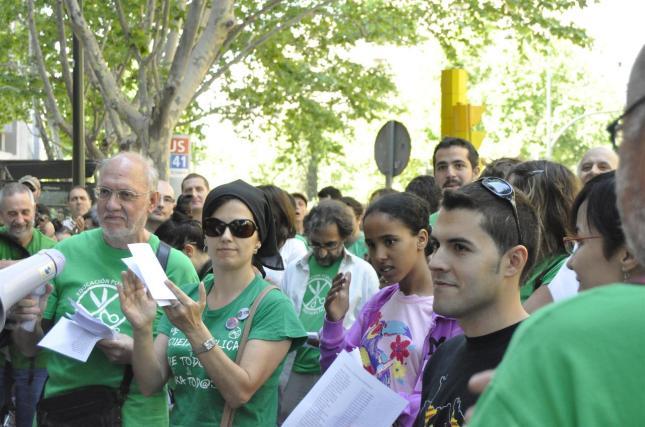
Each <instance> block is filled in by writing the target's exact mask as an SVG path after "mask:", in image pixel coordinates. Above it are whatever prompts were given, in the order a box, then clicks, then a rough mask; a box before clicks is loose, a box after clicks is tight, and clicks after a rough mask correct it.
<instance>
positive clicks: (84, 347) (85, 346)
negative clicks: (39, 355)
mask: <svg viewBox="0 0 645 427" xmlns="http://www.w3.org/2000/svg"><path fill="white" fill-rule="evenodd" d="M101 339H103V338H101V337H98V336H96V335H94V334H92V333H91V332H88V331H86V330H85V329H83V328H81V327H80V326H78V325H77V324H76V323H74V322H72V321H71V320H69V319H68V318H66V317H61V318H60V320H59V321H58V322H57V323H56V324H55V325H54V327H53V328H51V330H50V331H49V332H48V333H47V335H45V336H44V337H43V339H42V340H40V342H39V343H38V345H39V346H41V347H45V348H48V349H50V350H53V351H55V352H57V353H60V354H64V355H65V356H68V357H71V358H72V359H76V360H79V361H81V362H87V358H88V357H89V356H90V353H92V349H93V348H94V346H95V345H96V343H97V342H98V341H99V340H101Z"/></svg>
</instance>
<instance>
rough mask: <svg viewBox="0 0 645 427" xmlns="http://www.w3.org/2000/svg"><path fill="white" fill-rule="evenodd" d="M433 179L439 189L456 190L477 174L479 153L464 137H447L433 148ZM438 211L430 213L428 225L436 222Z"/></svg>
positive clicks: (472, 179)
mask: <svg viewBox="0 0 645 427" xmlns="http://www.w3.org/2000/svg"><path fill="white" fill-rule="evenodd" d="M432 166H433V168H434V179H435V181H436V183H437V186H438V187H439V188H440V189H441V191H442V192H443V191H445V190H447V189H450V190H457V189H459V188H461V187H463V186H464V185H466V184H470V183H471V182H473V181H474V180H475V179H477V176H478V175H479V153H478V152H477V150H476V149H475V147H474V146H473V145H472V144H471V143H470V142H468V141H466V140H465V139H461V138H453V137H447V138H444V139H442V140H441V142H439V144H437V146H436V147H435V148H434V154H433V156H432ZM437 216H438V212H435V213H433V214H432V215H430V225H432V226H434V224H435V223H436V222H437Z"/></svg>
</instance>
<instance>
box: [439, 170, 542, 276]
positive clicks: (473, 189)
mask: <svg viewBox="0 0 645 427" xmlns="http://www.w3.org/2000/svg"><path fill="white" fill-rule="evenodd" d="M515 205H516V206H517V216H518V220H519V223H520V228H521V229H522V242H521V244H522V245H523V246H525V247H526V249H527V251H528V257H527V259H526V264H525V265H524V269H522V273H521V275H520V283H523V282H524V279H525V277H526V275H527V274H528V273H529V271H531V269H532V268H533V265H534V264H535V260H536V257H537V251H538V242H539V239H540V231H539V221H538V217H537V214H536V212H535V209H534V208H533V206H532V205H531V202H530V201H529V200H528V198H527V197H526V196H525V195H524V194H523V193H522V192H521V191H517V190H516V191H515ZM441 206H442V208H444V209H446V210H453V209H468V210H471V211H475V212H479V213H481V215H482V221H481V223H480V225H481V227H482V229H484V231H486V233H488V235H489V236H490V237H491V238H492V239H493V241H494V242H495V246H497V249H498V251H499V253H500V255H501V254H504V253H505V252H506V251H508V250H509V249H510V248H512V247H513V246H515V245H517V244H518V242H520V236H519V235H518V232H517V227H516V225H515V216H514V215H513V208H512V207H511V205H510V203H509V202H508V201H507V200H505V199H502V198H501V197H497V196H495V195H494V194H493V193H491V192H490V191H488V190H487V189H486V188H484V186H483V185H482V184H481V181H475V182H472V183H470V184H467V185H465V186H463V187H461V188H460V189H458V190H454V191H452V190H447V191H445V192H444V193H443V200H442V201H441Z"/></svg>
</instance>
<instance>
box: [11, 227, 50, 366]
mask: <svg viewBox="0 0 645 427" xmlns="http://www.w3.org/2000/svg"><path fill="white" fill-rule="evenodd" d="M6 232H7V228H6V227H0V233H6ZM55 244H56V240H53V239H50V238H49V237H47V236H45V235H44V234H43V233H41V232H40V230H38V229H36V228H34V230H33V235H32V237H31V241H30V242H29V244H27V247H25V250H26V251H27V252H28V253H29V255H34V254H35V253H37V252H39V251H41V250H43V249H50V248H53V247H54V245H55ZM19 257H20V253H19V251H18V250H17V249H15V248H14V247H12V246H10V245H9V244H7V243H6V242H5V241H4V240H0V259H6V260H17V259H18V258H19ZM9 356H10V357H11V365H12V366H13V367H14V368H16V369H23V368H29V366H30V365H31V363H30V362H29V360H30V358H28V357H25V356H23V354H22V353H21V352H20V351H19V350H18V348H16V346H15V345H14V344H13V343H11V344H9ZM4 362H5V359H4V357H0V367H2V366H4ZM34 367H35V368H46V367H47V355H46V354H45V353H44V352H40V353H39V354H38V355H37V356H36V360H35V361H34Z"/></svg>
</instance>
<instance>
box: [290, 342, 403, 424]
mask: <svg viewBox="0 0 645 427" xmlns="http://www.w3.org/2000/svg"><path fill="white" fill-rule="evenodd" d="M407 404H408V402H407V401H406V400H405V399H403V398H402V397H401V396H399V395H398V394H396V393H395V392H393V391H392V390H390V389H389V388H388V387H386V386H385V385H383V384H382V383H381V382H380V381H379V380H377V379H376V378H374V377H373V376H371V375H370V374H369V373H367V371H365V369H363V367H362V366H361V365H360V364H358V365H357V364H356V361H355V359H354V358H353V357H352V356H351V355H350V354H349V353H347V352H345V351H343V352H341V353H340V354H339V355H338V357H336V360H335V361H334V363H332V365H331V366H330V367H329V369H328V370H327V372H325V374H324V375H323V376H322V377H321V378H320V379H319V380H318V382H317V383H316V385H314V387H313V388H312V389H311V390H310V391H309V393H308V394H307V395H306V396H305V398H304V399H303V400H302V401H301V402H300V404H298V406H296V409H294V411H293V412H292V413H291V415H290V416H289V418H287V420H286V421H285V422H284V424H282V425H283V427H345V426H347V427H349V426H351V427H380V426H383V427H386V426H391V425H392V423H393V422H394V421H395V420H396V418H397V417H398V416H399V414H401V412H402V411H403V409H405V407H406V406H407Z"/></svg>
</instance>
